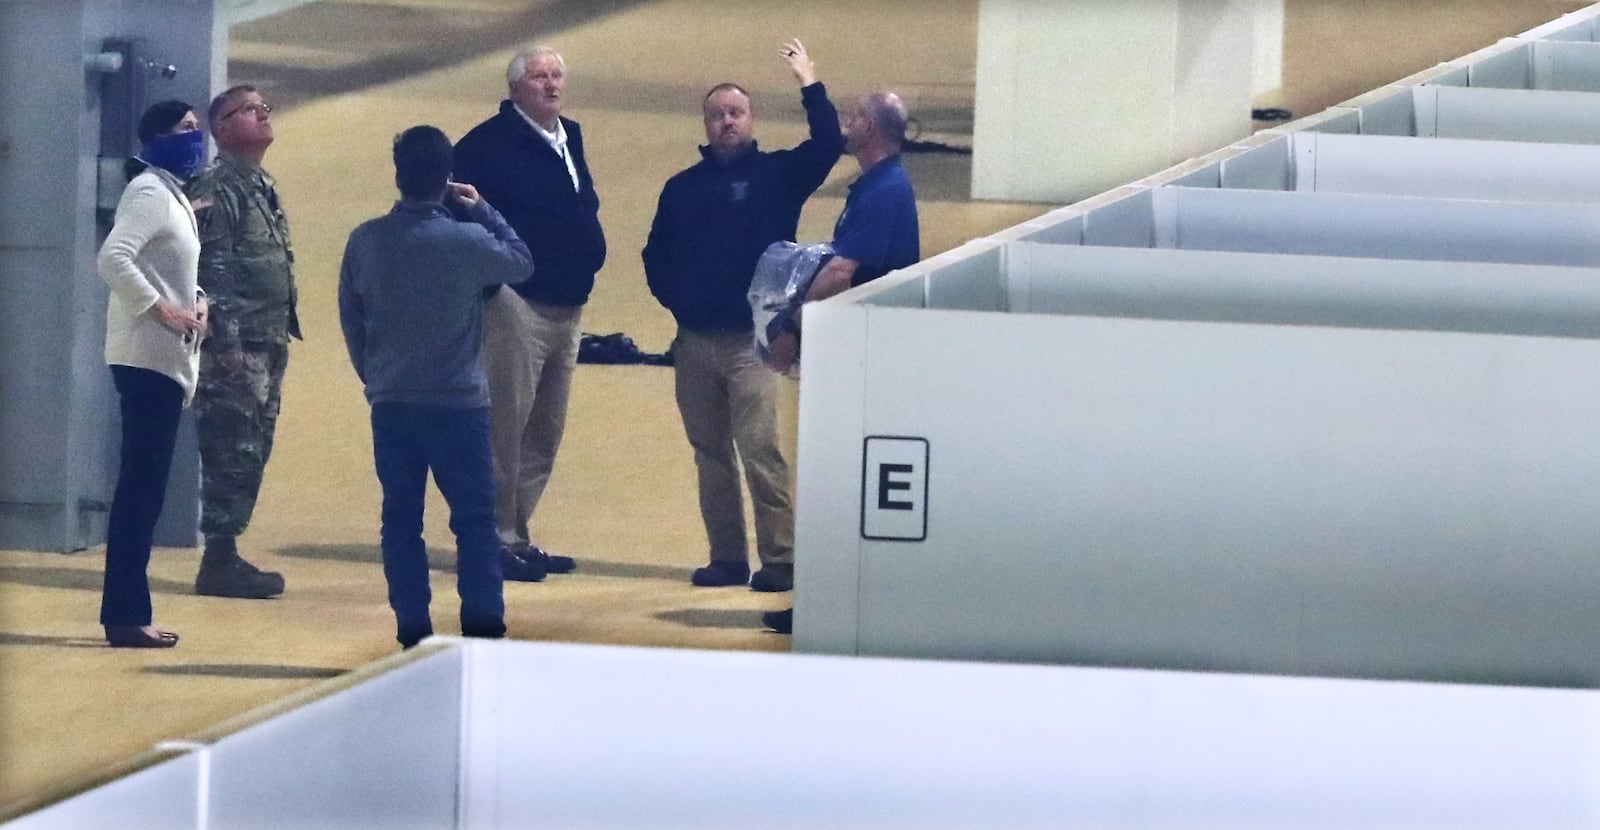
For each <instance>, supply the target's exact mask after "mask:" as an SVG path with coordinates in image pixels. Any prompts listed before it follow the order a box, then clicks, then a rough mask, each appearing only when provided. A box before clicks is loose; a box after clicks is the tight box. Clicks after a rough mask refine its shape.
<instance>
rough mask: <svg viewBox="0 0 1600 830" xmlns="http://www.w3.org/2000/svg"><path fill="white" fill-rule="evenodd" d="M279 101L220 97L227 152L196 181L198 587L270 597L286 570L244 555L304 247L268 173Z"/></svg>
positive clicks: (216, 106) (217, 106) (213, 116)
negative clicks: (200, 325)
mask: <svg viewBox="0 0 1600 830" xmlns="http://www.w3.org/2000/svg"><path fill="white" fill-rule="evenodd" d="M271 112H272V108H271V107H270V106H268V105H267V104H266V103H265V102H264V101H262V100H261V95H260V93H259V92H257V91H256V89H255V88H254V87H250V86H237V87H234V88H232V89H229V90H228V91H226V92H224V93H222V94H221V95H218V96H217V97H216V99H215V100H213V101H212V102H211V109H210V113H209V118H208V119H207V120H208V122H209V124H210V127H211V134H212V137H213V138H215V139H216V142H217V149H218V151H219V153H218V156H217V160H216V161H215V162H214V163H213V164H212V165H211V166H210V167H209V168H207V169H206V170H205V172H203V173H201V174H200V175H199V176H197V177H196V178H195V179H194V180H193V181H192V182H191V183H190V185H189V187H188V195H189V199H190V201H191V202H192V203H193V204H194V207H195V216H196V220H197V222H198V224H199V228H200V285H201V286H202V287H203V288H204V289H205V291H206V295H207V297H208V298H209V299H210V301H211V328H210V331H209V333H208V336H207V338H206V340H205V341H204V344H203V345H202V347H201V353H200V383H199V387H198V388H197V390H196V392H195V398H194V409H195V421H196V425H197V427H198V431H199V439H200V440H199V444H200V463H201V487H200V489H201V511H200V530H201V532H202V533H203V534H204V535H205V540H206V543H205V552H204V554H203V555H202V557H201V560H200V572H199V575H198V576H197V577H196V578H195V593H198V594H205V595H208V596H222V597H239V598H245V599H266V598H268V597H273V596H277V595H278V594H281V593H283V577H282V576H281V575H279V574H277V573H273V572H270V571H262V570H260V569H258V568H256V567H255V566H254V565H251V564H250V563H249V562H246V561H245V560H244V559H243V558H242V557H240V556H239V552H238V548H237V545H236V542H235V540H236V539H237V537H238V536H239V534H241V533H243V532H244V529H245V527H247V526H248V525H249V524H250V516H251V514H252V513H253V512H254V511H255V506H256V496H257V494H258V493H259V492H260V490H261V478H262V474H263V472H264V471H265V469H266V465H267V458H268V456H270V455H271V454H272V434H273V430H274V427H275V426H276V424H277V420H278V410H279V401H280V392H281V390H282V387H283V372H284V368H285V367H286V366H287V365H288V362H289V338H290V337H294V338H296V339H299V338H300V322H299V319H298V317H297V316H296V314H295V297H296V294H295V284H294V269H293V265H294V251H293V249H292V248H291V247H290V245H289V223H288V220H287V219H286V218H285V217H284V214H283V210H282V208H281V206H280V205H279V203H278V194H277V190H276V189H275V187H274V182H273V179H272V177H271V176H270V175H268V174H267V173H266V171H265V170H262V169H261V160H262V158H263V157H264V156H265V155H266V151H267V147H268V146H269V145H271V144H272V121H271Z"/></svg>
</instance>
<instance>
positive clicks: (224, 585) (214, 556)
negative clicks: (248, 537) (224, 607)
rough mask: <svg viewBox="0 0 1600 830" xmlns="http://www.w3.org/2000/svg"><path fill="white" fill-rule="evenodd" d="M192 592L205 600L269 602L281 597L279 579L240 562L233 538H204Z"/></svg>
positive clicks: (272, 574) (242, 561)
mask: <svg viewBox="0 0 1600 830" xmlns="http://www.w3.org/2000/svg"><path fill="white" fill-rule="evenodd" d="M194 592H195V593H197V594H200V595H202V596H208V597H232V598H234V599H270V598H272V597H275V596H277V595H279V594H281V593H283V575H282V574H279V573H276V572H273V571H263V570H261V569H260V568H257V567H256V566H254V565H252V564H250V563H249V562H246V561H244V558H243V557H241V556H239V549H238V547H237V546H236V545H235V544H234V540H233V537H231V536H217V537H208V538H207V539H206V549H205V552H204V553H202V554H201V555H200V573H199V574H198V575H196V576H195V578H194Z"/></svg>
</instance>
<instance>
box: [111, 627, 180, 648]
mask: <svg viewBox="0 0 1600 830" xmlns="http://www.w3.org/2000/svg"><path fill="white" fill-rule="evenodd" d="M154 631H155V633H154V634H151V633H149V632H146V631H145V630H144V626H139V625H108V626H106V643H107V644H109V645H110V646H111V647H112V648H172V647H173V646H175V645H177V644H178V635H176V634H174V633H172V632H171V631H162V630H161V629H159V628H157V629H154Z"/></svg>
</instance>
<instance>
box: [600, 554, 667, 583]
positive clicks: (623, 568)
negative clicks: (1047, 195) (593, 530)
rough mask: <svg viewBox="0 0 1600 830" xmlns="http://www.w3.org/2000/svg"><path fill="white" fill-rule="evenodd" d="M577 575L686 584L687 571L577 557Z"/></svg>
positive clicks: (662, 566)
mask: <svg viewBox="0 0 1600 830" xmlns="http://www.w3.org/2000/svg"><path fill="white" fill-rule="evenodd" d="M578 573H580V574H583V575H585V576H606V577H616V578H620V579H661V580H666V581H668V582H688V581H689V570H688V569H687V568H679V567H674V566H672V565H641V564H639V563H636V562H608V561H606V560H604V559H588V558H585V557H582V556H580V557H578Z"/></svg>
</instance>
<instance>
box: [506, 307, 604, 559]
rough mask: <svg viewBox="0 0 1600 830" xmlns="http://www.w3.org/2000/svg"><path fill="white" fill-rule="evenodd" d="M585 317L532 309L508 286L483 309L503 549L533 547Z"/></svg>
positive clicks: (567, 310) (572, 311)
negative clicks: (532, 530)
mask: <svg viewBox="0 0 1600 830" xmlns="http://www.w3.org/2000/svg"><path fill="white" fill-rule="evenodd" d="M582 313H583V307H582V306H552V305H544V304H543V303H535V302H530V301H528V300H526V299H524V298H523V297H522V296H521V295H520V294H517V293H516V292H515V291H512V290H511V289H510V288H508V287H505V286H502V287H501V288H500V290H499V291H498V292H496V293H495V295H494V296H493V297H491V298H490V299H489V301H488V302H487V303H485V304H484V309H483V363H484V371H485V373H486V374H487V375H488V379H489V445H490V448H491V449H492V451H493V454H494V488H495V496H494V499H495V509H494V516H495V530H496V533H497V534H498V535H499V537H500V541H501V543H502V544H513V543H516V542H530V541H531V539H530V537H529V536H528V524H529V522H530V521H531V520H532V519H533V512H534V510H535V508H537V507H538V506H539V496H541V495H543V493H544V488H545V485H546V484H548V483H549V482H550V471H551V470H552V469H553V468H554V467H555V463H556V450H557V449H559V448H560V447H561V433H562V432H563V431H564V430H565V429H566V426H567V399H568V397H570V395H571V392H572V372H573V368H574V366H575V365H576V363H577V360H578V339H579V337H580V336H581V335H580V332H579V328H578V326H579V318H580V317H581V316H582Z"/></svg>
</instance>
